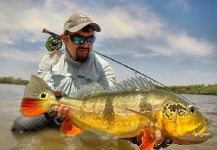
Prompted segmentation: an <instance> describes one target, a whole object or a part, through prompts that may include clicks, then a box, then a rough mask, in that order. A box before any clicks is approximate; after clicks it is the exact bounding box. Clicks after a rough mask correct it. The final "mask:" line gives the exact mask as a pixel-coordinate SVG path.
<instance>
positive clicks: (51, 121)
mask: <svg viewBox="0 0 217 150" xmlns="http://www.w3.org/2000/svg"><path fill="white" fill-rule="evenodd" d="M100 31H101V29H100V27H99V25H98V24H96V23H94V22H93V21H92V20H91V19H90V18H89V17H87V16H85V15H83V14H73V15H72V16H70V17H69V18H68V19H67V20H66V22H65V23H64V31H63V34H61V39H62V40H63V42H64V44H65V50H64V52H56V53H52V54H48V55H46V56H44V58H43V59H42V61H41V63H40V65H39V71H38V75H39V76H40V77H41V78H43V79H44V80H45V81H46V82H47V83H48V85H49V86H50V87H51V88H52V89H53V90H54V92H55V96H56V97H57V98H58V97H59V98H60V97H61V96H62V95H63V94H66V95H68V96H71V95H72V94H73V93H74V92H76V91H77V90H80V89H83V88H85V87H87V86H88V84H91V83H94V82H97V83H99V85H101V86H102V87H104V88H108V87H110V86H112V85H113V83H114V82H115V77H114V72H113V71H112V68H111V66H110V65H109V64H108V63H107V62H106V61H105V60H103V59H102V58H101V57H99V56H98V55H96V54H95V53H92V49H93V43H94V42H95V39H96V36H95V32H100ZM68 111H69V109H68V107H67V106H65V105H60V106H55V107H54V108H53V109H52V110H50V112H48V113H45V114H43V115H41V116H39V117H35V118H26V117H22V116H20V117H18V118H17V119H16V120H15V121H14V124H13V126H12V131H38V130H41V129H43V128H48V127H59V125H60V124H61V122H62V121H63V120H64V119H65V118H66V117H67V115H68ZM159 136H160V135H159ZM130 140H131V141H132V139H130ZM133 140H134V142H135V143H137V144H138V141H137V140H136V141H135V138H134V139H133Z"/></svg>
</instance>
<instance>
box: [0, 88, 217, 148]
mask: <svg viewBox="0 0 217 150" xmlns="http://www.w3.org/2000/svg"><path fill="white" fill-rule="evenodd" d="M23 90H24V86H17V85H3V84H0V102H1V105H0V118H1V124H0V133H1V134H0V145H1V147H0V149H1V150H29V149H31V150H59V149H61V150H134V149H137V147H136V146H135V145H133V144H130V142H128V141H125V140H117V139H108V138H101V137H99V136H96V135H92V133H90V132H85V133H82V134H81V135H79V136H76V137H66V136H64V135H62V134H61V133H60V132H59V131H58V130H55V129H49V130H43V131H40V132H34V133H28V134H18V135H16V136H15V135H13V134H12V133H11V132H10V128H11V125H12V123H13V120H14V119H15V118H16V117H17V116H18V115H20V112H19V105H20V100H21V98H22V95H23ZM186 97H188V98H189V99H190V100H191V101H192V102H193V103H195V104H197V106H198V107H199V108H200V109H201V110H202V111H203V112H204V114H205V115H206V116H207V117H208V118H209V119H210V120H211V122H212V126H211V128H210V130H211V131H212V132H213V133H214V137H213V138H212V139H210V140H208V141H207V142H205V143H203V144H198V145H190V146H179V145H171V146H169V147H168V148H166V149H168V150H173V149H176V150H183V149H185V150H204V149H208V150H216V147H217V137H216V133H217V117H216V115H217V103H216V102H217V96H204V95H186ZM93 137H94V138H93Z"/></svg>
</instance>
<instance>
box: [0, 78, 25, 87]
mask: <svg viewBox="0 0 217 150" xmlns="http://www.w3.org/2000/svg"><path fill="white" fill-rule="evenodd" d="M0 83H3V84H18V85H26V84H27V83H28V80H23V79H21V78H14V77H0Z"/></svg>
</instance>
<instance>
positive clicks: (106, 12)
mask: <svg viewBox="0 0 217 150" xmlns="http://www.w3.org/2000/svg"><path fill="white" fill-rule="evenodd" d="M24 2H25V5H19V4H18V3H17V1H5V2H1V6H0V9H1V12H3V13H1V15H0V19H1V22H2V23H1V28H0V33H1V34H0V40H1V41H2V42H3V43H7V44H12V43H14V42H16V41H19V40H26V41H29V42H36V41H44V37H43V35H42V33H41V30H42V29H43V28H44V27H48V28H49V29H50V30H52V31H54V32H57V33H60V32H62V31H61V30H62V26H63V22H64V20H65V19H66V17H68V15H70V13H71V12H72V10H73V12H84V13H86V14H88V15H89V16H91V17H92V18H94V20H96V22H99V24H100V25H101V27H102V29H103V32H102V33H100V34H101V35H100V37H101V39H100V38H99V39H98V42H101V43H103V45H106V42H107V40H108V39H113V40H114V41H115V40H118V42H119V44H117V47H120V48H121V47H122V45H123V43H122V42H126V41H128V42H129V43H130V41H132V40H134V43H130V44H134V46H135V48H136V49H143V51H140V52H141V53H143V54H145V53H146V50H147V49H148V50H152V52H153V53H157V54H162V55H173V54H185V55H192V56H200V57H202V56H207V55H210V54H211V53H212V52H213V50H214V48H215V47H216V45H214V44H213V43H210V42H208V41H206V40H202V39H199V38H196V37H192V36H189V35H188V34H187V33H185V31H178V29H176V30H172V29H173V28H174V27H171V25H170V24H167V23H165V21H164V20H163V19H162V18H160V17H159V16H158V14H156V13H155V12H154V11H153V10H151V9H150V8H149V7H145V6H143V7H141V6H140V5H137V4H133V3H132V4H131V5H122V6H115V7H113V8H110V7H109V8H107V7H106V6H105V5H102V6H101V7H98V6H97V5H93V7H87V6H83V7H82V8H81V9H80V7H79V5H80V4H79V3H75V2H72V1H69V0H68V1H67V0H66V1H63V2H62V1H61V2H60V1H59V0H53V1H51V0H45V1H41V3H40V4H39V3H36V2H34V1H24ZM177 2H178V3H180V4H182V5H184V6H186V7H188V3H187V1H185V0H177V1H176V3H177ZM17 4H18V5H17ZM94 7H95V8H94ZM14 14H16V15H14ZM129 43H128V44H129ZM125 44H126V43H125ZM120 48H118V49H120Z"/></svg>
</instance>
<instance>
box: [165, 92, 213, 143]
mask: <svg viewBox="0 0 217 150" xmlns="http://www.w3.org/2000/svg"><path fill="white" fill-rule="evenodd" d="M165 99H166V100H165V104H164V106H163V108H162V114H163V127H164V130H165V132H166V134H167V135H168V137H170V138H171V139H173V141H174V143H176V144H180V145H181V144H197V143H202V142H204V141H206V140H208V139H209V138H210V137H212V134H211V133H206V132H207V130H208V128H209V125H210V123H209V121H208V119H207V118H206V117H205V116H204V115H203V114H202V113H201V111H200V110H199V108H198V107H196V106H195V105H194V104H192V103H191V102H190V101H188V100H187V99H186V98H184V97H182V96H179V95H177V94H173V93H168V94H167V97H166V98H165Z"/></svg>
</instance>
